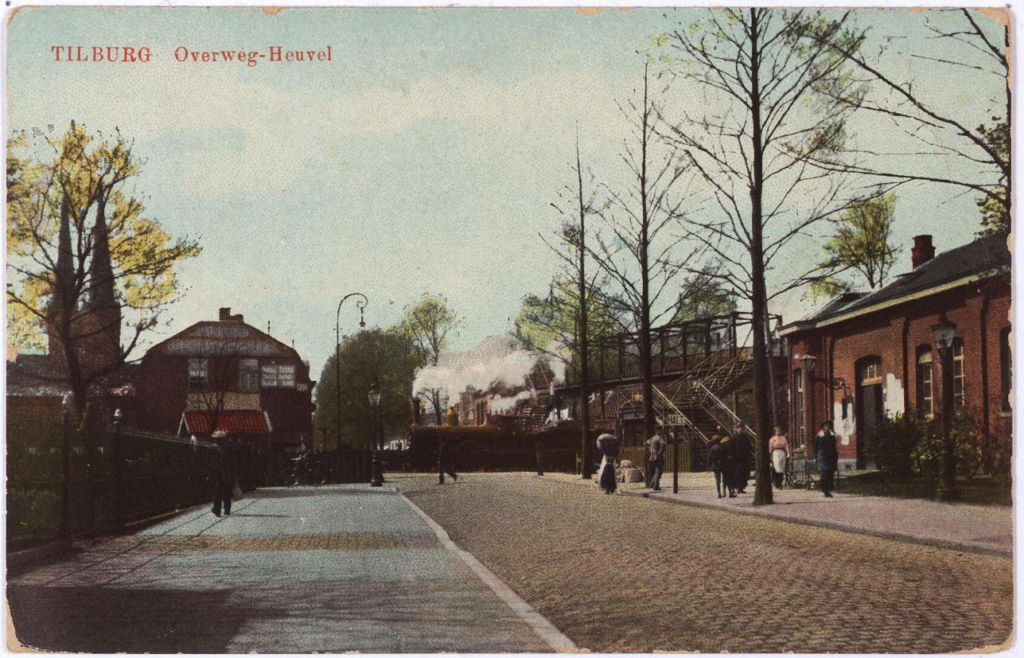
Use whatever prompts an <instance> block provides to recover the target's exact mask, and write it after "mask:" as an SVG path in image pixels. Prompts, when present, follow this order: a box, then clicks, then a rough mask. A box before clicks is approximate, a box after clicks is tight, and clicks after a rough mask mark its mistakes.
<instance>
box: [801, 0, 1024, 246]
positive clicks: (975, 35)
mask: <svg viewBox="0 0 1024 658" xmlns="http://www.w3.org/2000/svg"><path fill="white" fill-rule="evenodd" d="M982 11H983V10H977V9H938V8H936V9H929V10H928V11H927V12H925V19H924V20H925V26H926V28H927V30H928V31H929V32H930V33H931V34H932V38H931V39H922V40H917V41H916V43H917V44H918V46H917V47H916V48H915V49H914V50H910V51H899V52H893V53H892V54H894V55H898V56H899V58H900V59H901V60H903V59H905V58H908V57H909V58H913V59H917V60H920V61H927V62H930V63H932V64H933V65H939V66H942V67H946V68H948V69H949V70H956V71H961V72H964V73H965V74H967V75H970V76H973V77H976V78H978V80H979V82H980V83H981V84H982V88H984V85H985V84H989V85H991V88H992V92H993V93H992V95H991V96H987V95H986V94H981V95H980V96H978V97H976V98H975V99H974V101H975V102H974V103H972V104H970V105H968V106H966V107H965V106H964V105H963V104H959V103H954V102H951V94H950V93H949V90H948V89H947V88H945V87H943V88H941V89H939V88H935V89H932V90H930V91H929V90H927V89H926V88H925V87H926V85H922V84H919V83H916V82H915V81H913V80H902V79H899V78H898V77H896V76H895V75H894V74H892V73H891V72H889V71H887V70H886V65H885V63H884V61H885V59H886V57H885V56H886V54H887V53H889V52H890V51H895V50H896V49H897V47H896V46H894V45H892V44H891V43H888V44H885V45H883V46H880V47H879V49H878V51H877V52H875V53H874V54H873V55H871V54H868V53H865V52H863V51H862V50H861V49H860V48H859V43H860V40H859V39H857V38H851V36H855V35H853V33H852V32H851V31H849V30H836V29H835V24H834V23H835V22H834V21H825V20H803V21H801V22H800V23H799V24H795V25H794V28H795V29H794V36H795V37H797V38H799V39H800V41H801V42H802V43H805V44H807V47H809V48H815V49H817V48H821V47H824V48H826V49H827V50H828V51H829V54H830V55H831V56H832V57H834V58H836V59H840V60H842V61H844V62H848V63H849V64H850V65H851V66H852V67H854V68H855V70H857V71H858V72H859V73H860V75H861V81H862V82H864V83H868V84H869V85H870V90H871V92H872V93H867V94H858V95H855V96H850V95H844V94H841V93H831V96H832V98H833V99H834V100H835V101H836V102H839V103H844V104H848V105H850V106H852V107H855V108H857V109H858V110H860V111H863V112H867V113H871V114H874V115H877V116H880V117H883V118H885V119H886V120H888V122H889V123H890V124H892V125H895V126H896V127H897V128H898V129H900V130H901V131H902V132H903V133H904V134H905V135H906V136H907V138H908V139H909V140H911V143H913V144H916V145H918V146H919V147H921V148H922V149H923V150H909V149H908V150H907V151H906V152H902V153H892V152H877V151H867V150H862V151H858V152H857V153H859V154H860V155H861V156H863V157H862V158H861V159H860V161H859V162H858V163H857V164H856V165H855V166H853V165H850V164H849V163H846V164H844V165H843V168H844V170H847V171H850V170H853V171H856V172H858V173H860V174H863V175H865V176H871V177H875V178H881V179H884V180H885V181H886V185H887V187H888V189H894V188H895V187H898V186H900V185H904V184H906V183H911V182H919V181H920V182H927V183H939V184H942V185H947V186H950V187H952V188H954V189H959V190H963V191H966V192H974V193H977V194H978V197H977V203H978V206H979V209H980V210H981V214H982V228H983V231H984V232H986V233H1008V232H1009V230H1010V183H1011V176H1012V166H1011V148H1010V114H1011V110H1010V100H1011V90H1010V64H1009V59H1008V53H1009V44H1010V32H1009V30H1010V26H1009V12H1004V10H990V11H999V12H1002V14H1001V17H1000V18H999V19H998V20H997V21H993V20H991V19H990V17H984V16H983V14H982ZM926 48H927V49H926ZM824 91H826V92H829V91H830V90H828V89H824ZM981 108H983V109H984V113H985V116H986V117H988V119H987V123H978V124H977V125H976V126H975V127H972V124H973V123H974V122H975V121H977V116H971V114H975V115H976V114H977V112H978V111H979V109H981ZM899 156H906V157H899ZM922 156H924V157H922ZM818 164H820V166H821V167H822V169H824V170H826V171H834V170H836V165H835V163H834V162H831V161H829V160H827V159H826V160H823V161H821V162H819V163H818ZM951 172H956V174H951Z"/></svg>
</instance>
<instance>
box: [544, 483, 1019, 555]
mask: <svg viewBox="0 0 1024 658" xmlns="http://www.w3.org/2000/svg"><path fill="white" fill-rule="evenodd" d="M552 481H553V482H561V483H562V484H569V485H572V484H575V483H573V482H566V481H564V480H561V479H557V478H552ZM577 486H578V485H577ZM620 493H621V495H623V496H633V497H635V498H649V499H651V500H658V501H661V502H665V503H673V504H675V505H687V506H689V507H700V508H703V509H711V510H718V511H720V512H727V513H730V514H743V515H746V516H755V517H758V518H762V519H768V520H770V521H780V522H782V523H795V524H798V525H807V526H813V527H816V528H827V529H829V530H840V531H842V532H849V533H853V534H857V535H868V536H870V537H878V538H880V539H890V540H893V541H901V542H905V543H908V544H919V545H922V546H931V547H932V548H942V549H946V550H953V551H962V552H966V553H978V554H981V555H994V556H997V557H1013V549H1010V550H1002V549H998V548H986V547H984V546H972V545H970V544H961V543H958V542H953V541H944V540H942V539H928V538H927V537H915V536H914V535H906V534H902V533H898V532H886V531H884V530H871V529H868V528H863V527H860V526H854V525H847V524H844V523H836V522H831V521H819V520H816V519H795V518H790V517H782V516H775V515H774V514H767V513H765V512H759V511H757V509H744V508H742V507H722V506H720V505H716V504H714V503H702V502H699V501H695V500H681V499H678V498H669V497H666V495H665V494H660V493H657V492H650V491H625V490H620Z"/></svg>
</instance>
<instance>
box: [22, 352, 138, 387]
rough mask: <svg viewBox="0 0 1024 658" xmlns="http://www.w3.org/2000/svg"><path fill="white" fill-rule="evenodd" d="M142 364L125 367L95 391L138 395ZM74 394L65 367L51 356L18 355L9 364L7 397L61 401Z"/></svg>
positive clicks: (99, 383) (112, 374)
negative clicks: (138, 380)
mask: <svg viewBox="0 0 1024 658" xmlns="http://www.w3.org/2000/svg"><path fill="white" fill-rule="evenodd" d="M138 371H139V366H138V364H128V363H126V364H124V365H123V366H121V368H120V369H119V370H118V371H117V372H114V373H111V374H109V375H106V376H105V377H102V378H100V379H99V380H98V381H96V382H94V383H93V384H92V392H93V393H100V394H107V395H114V396H125V395H135V384H134V382H135V380H136V378H137V376H138ZM68 393H71V387H70V386H69V385H68V383H67V373H66V371H65V370H64V367H63V366H61V365H60V363H59V362H57V361H56V360H55V359H53V358H51V356H50V355H49V354H17V355H16V356H14V360H8V361H7V395H8V397H23V398H31V397H34V398H50V397H53V398H61V397H64V395H66V394H68Z"/></svg>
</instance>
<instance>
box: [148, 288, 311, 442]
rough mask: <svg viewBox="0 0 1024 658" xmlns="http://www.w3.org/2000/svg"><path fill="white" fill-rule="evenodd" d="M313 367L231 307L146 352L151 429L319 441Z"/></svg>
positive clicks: (271, 440)
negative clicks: (315, 426)
mask: <svg viewBox="0 0 1024 658" xmlns="http://www.w3.org/2000/svg"><path fill="white" fill-rule="evenodd" d="M314 384H315V382H313V381H312V380H310V378H309V364H308V363H306V362H304V361H303V360H302V359H301V358H300V356H299V354H298V352H296V351H295V350H294V349H293V348H291V347H289V346H287V345H285V344H284V343H282V342H281V341H279V340H276V339H275V338H272V337H271V336H270V335H268V334H266V333H264V332H262V331H260V330H258V329H256V328H255V327H252V326H250V325H247V324H245V321H244V318H243V317H242V316H241V315H232V314H231V309H230V308H222V309H220V316H219V319H218V320H217V321H204V322H198V323H196V324H194V325H192V326H191V327H189V328H187V329H185V330H184V331H182V332H180V333H178V334H176V335H174V336H172V337H170V338H168V339H167V340H165V341H163V342H161V343H158V344H157V345H155V346H153V347H152V348H150V350H149V351H148V352H146V356H145V357H143V359H142V365H141V369H140V372H139V377H138V391H139V398H140V406H141V414H140V417H141V418H140V423H141V425H142V426H143V428H144V429H149V430H153V431H158V432H172V433H185V434H196V435H207V434H209V433H212V432H213V431H214V430H215V429H222V430H226V431H228V432H229V433H230V434H231V435H232V436H235V437H246V436H249V437H260V438H262V439H269V441H270V443H271V444H273V445H274V446H277V447H280V448H297V447H298V445H299V444H300V443H301V442H303V441H306V442H307V443H308V444H309V445H310V446H311V441H312V438H313V415H312V414H313V409H314V404H313V401H312V391H313V386H314Z"/></svg>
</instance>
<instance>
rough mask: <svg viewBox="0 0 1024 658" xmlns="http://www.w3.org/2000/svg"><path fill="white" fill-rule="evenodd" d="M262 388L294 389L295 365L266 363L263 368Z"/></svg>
mask: <svg viewBox="0 0 1024 658" xmlns="http://www.w3.org/2000/svg"><path fill="white" fill-rule="evenodd" d="M262 385H263V388H295V365H294V364H291V363H283V364H280V365H275V364H272V363H267V364H265V365H264V366H263V380H262Z"/></svg>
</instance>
